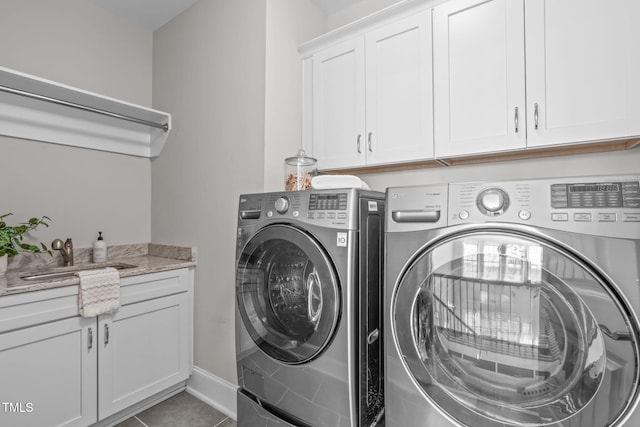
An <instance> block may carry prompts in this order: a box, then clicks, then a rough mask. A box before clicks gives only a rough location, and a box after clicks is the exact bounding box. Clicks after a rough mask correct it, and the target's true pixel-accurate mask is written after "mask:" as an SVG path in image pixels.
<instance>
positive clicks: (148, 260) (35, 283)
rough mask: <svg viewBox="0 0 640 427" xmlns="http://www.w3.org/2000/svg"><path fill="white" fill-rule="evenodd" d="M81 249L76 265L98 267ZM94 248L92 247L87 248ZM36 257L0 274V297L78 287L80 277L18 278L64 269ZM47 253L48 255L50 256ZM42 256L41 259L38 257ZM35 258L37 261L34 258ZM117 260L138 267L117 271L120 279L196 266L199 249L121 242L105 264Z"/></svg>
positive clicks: (22, 261) (110, 263)
mask: <svg viewBox="0 0 640 427" xmlns="http://www.w3.org/2000/svg"><path fill="white" fill-rule="evenodd" d="M82 251H83V250H82V249H80V254H79V257H78V258H80V259H78V258H76V261H75V262H74V268H75V269H78V268H80V269H79V271H81V267H82V266H83V265H86V266H87V267H93V268H95V266H96V263H92V262H90V261H89V260H90V259H91V258H90V255H91V254H90V253H89V257H87V256H86V253H82ZM88 251H91V249H88ZM37 255H38V256H37V257H33V256H31V257H28V258H26V259H21V260H19V261H18V262H17V263H16V264H19V265H18V266H14V268H13V269H12V268H11V267H10V268H9V270H8V271H7V273H6V274H5V276H4V277H2V276H0V298H1V297H3V296H6V295H16V294H21V293H27V292H35V291H41V290H47V289H54V288H61V287H66V286H78V285H79V284H80V279H79V278H78V277H77V276H75V275H74V276H71V277H65V278H58V279H41V280H38V279H36V280H24V279H22V278H20V277H19V275H20V274H21V273H24V272H27V271H35V270H42V269H45V268H48V269H54V270H64V268H59V266H60V265H61V264H56V263H57V262H58V260H52V261H50V260H46V261H45V264H44V265H42V264H43V263H42V259H43V258H42V255H41V254H37ZM47 256H48V255H47ZM38 258H40V260H38ZM34 260H35V261H34ZM114 263H125V264H130V265H134V266H135V267H132V268H126V269H122V270H118V271H119V273H120V277H121V278H125V277H131V276H138V275H141V274H149V273H157V272H161V271H169V270H177V269H181V268H190V267H195V265H196V251H195V248H190V247H181V246H171V245H158V244H153V243H149V244H135V245H120V246H117V247H113V248H112V247H109V257H108V261H107V262H106V263H105V267H108V266H110V265H113V264H114Z"/></svg>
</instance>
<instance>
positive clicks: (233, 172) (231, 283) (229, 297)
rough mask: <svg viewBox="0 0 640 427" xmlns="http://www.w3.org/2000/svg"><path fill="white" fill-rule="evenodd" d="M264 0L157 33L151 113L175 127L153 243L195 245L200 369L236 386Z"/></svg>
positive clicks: (259, 183)
mask: <svg viewBox="0 0 640 427" xmlns="http://www.w3.org/2000/svg"><path fill="white" fill-rule="evenodd" d="M265 25H266V0H235V1H228V0H204V1H199V2H198V3H196V4H195V5H194V6H192V7H191V8H190V9H188V10H187V11H185V12H184V13H182V14H181V15H180V16H178V17H177V18H175V19H174V20H172V21H171V22H169V23H168V24H166V25H165V26H164V27H162V28H160V29H159V30H157V31H156V32H155V33H154V49H153V50H154V61H153V69H154V79H153V95H154V106H155V107H156V108H158V109H160V110H166V111H170V112H171V113H172V115H173V124H174V126H175V128H174V131H173V133H172V134H171V135H170V137H169V139H168V140H167V143H166V145H165V147H164V150H163V152H162V154H161V155H160V156H159V157H158V158H156V159H154V160H153V161H152V202H151V204H152V233H151V234H152V237H153V241H154V242H157V243H168V244H183V245H189V246H196V247H197V250H198V265H197V268H196V274H195V280H196V283H195V316H194V323H195V337H194V341H195V348H194V359H195V360H194V362H195V365H196V366H198V367H200V368H202V369H204V370H206V371H208V372H211V373H212V374H214V375H216V376H218V377H220V378H223V379H225V380H227V381H229V382H236V365H235V340H234V336H235V335H234V316H235V314H234V313H235V312H234V307H235V298H234V297H235V293H234V291H235V279H234V275H235V268H234V263H235V261H234V259H235V240H236V227H237V220H236V217H237V210H238V197H239V195H240V194H241V193H249V192H261V191H262V189H263V182H264V129H265V123H264V120H265Z"/></svg>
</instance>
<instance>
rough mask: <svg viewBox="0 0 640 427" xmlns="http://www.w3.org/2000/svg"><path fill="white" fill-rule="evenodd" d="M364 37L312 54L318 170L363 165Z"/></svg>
mask: <svg viewBox="0 0 640 427" xmlns="http://www.w3.org/2000/svg"><path fill="white" fill-rule="evenodd" d="M364 100H365V98H364V39H363V38H362V37H358V38H355V39H351V40H348V41H345V42H342V43H339V44H337V45H335V46H331V47H330V48H327V49H324V50H323V51H321V52H318V53H317V54H315V55H314V56H313V101H312V102H313V124H312V127H313V143H312V153H313V156H315V157H316V158H317V159H318V162H319V164H318V167H319V168H321V169H327V168H341V167H347V166H355V165H363V164H364V163H365V158H366V157H365V156H366V155H365V154H364V153H363V148H364V143H363V139H362V138H363V133H364V132H365V129H364V127H365V122H364V121H365V115H364Z"/></svg>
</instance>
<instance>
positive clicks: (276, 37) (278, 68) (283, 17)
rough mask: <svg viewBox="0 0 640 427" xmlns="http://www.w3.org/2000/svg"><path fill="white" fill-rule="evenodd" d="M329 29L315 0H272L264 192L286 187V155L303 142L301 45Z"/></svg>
mask: <svg viewBox="0 0 640 427" xmlns="http://www.w3.org/2000/svg"><path fill="white" fill-rule="evenodd" d="M326 28H327V17H326V15H325V14H324V13H323V12H322V11H321V10H320V9H319V8H318V7H317V6H316V5H315V4H314V3H312V2H311V1H310V0H279V1H267V27H266V30H267V34H266V52H267V57H266V84H265V86H266V94H265V98H266V109H265V155H264V156H265V159H264V160H265V164H264V166H265V168H264V191H281V190H283V189H284V159H285V158H287V157H292V156H295V155H296V153H297V152H298V149H299V148H300V147H301V146H302V78H301V76H302V65H301V63H300V55H299V54H298V50H297V48H298V46H299V45H300V44H302V43H304V42H306V41H308V40H311V39H312V38H314V37H317V36H319V35H321V34H323V33H324V32H325V31H326Z"/></svg>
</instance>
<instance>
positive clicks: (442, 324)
mask: <svg viewBox="0 0 640 427" xmlns="http://www.w3.org/2000/svg"><path fill="white" fill-rule="evenodd" d="M613 289H614V288H613V287H612V286H610V285H609V284H607V283H605V282H604V281H603V279H601V276H600V275H599V274H598V273H597V271H596V270H594V269H592V268H590V267H589V266H587V265H586V264H585V263H584V262H582V261H581V260H580V259H579V258H578V257H576V256H573V255H572V254H570V253H569V252H568V251H566V250H564V249H561V248H560V247H556V246H554V245H553V244H551V243H549V242H545V241H541V240H540V239H537V238H535V237H531V236H526V235H520V234H518V233H516V232H508V231H499V230H498V231H492V232H485V231H467V232H465V233H461V234H458V235H452V236H449V237H448V238H445V239H443V240H440V241H439V242H437V243H435V244H433V245H431V246H430V247H427V248H425V249H424V251H423V252H422V253H420V254H418V256H417V257H416V258H414V260H413V261H412V262H411V263H410V265H409V266H408V268H407V269H405V272H404V274H403V275H402V276H401V278H400V280H399V282H398V283H397V285H396V288H395V290H394V295H393V298H392V302H391V304H392V307H391V308H392V311H391V316H392V319H391V321H392V333H393V336H394V339H395V342H396V345H397V347H398V349H399V351H400V352H401V355H402V356H404V357H401V359H403V363H404V364H405V368H407V370H408V371H409V372H410V373H411V375H412V377H413V380H414V382H415V384H416V385H417V386H418V387H419V388H420V389H421V391H422V392H423V393H424V395H425V396H426V397H427V398H428V399H429V400H430V401H431V402H432V403H433V404H435V405H436V406H437V407H438V408H439V409H440V410H441V412H443V413H444V414H446V415H447V416H448V417H450V418H452V419H456V420H457V421H458V422H461V423H462V424H465V425H473V426H503V425H505V424H506V425H516V426H540V425H550V424H554V423H560V422H562V421H564V420H567V419H569V418H573V419H572V420H571V422H572V424H571V425H580V426H588V425H594V426H595V425H598V426H600V425H610V424H611V423H613V422H614V421H615V420H616V419H618V418H619V417H621V416H622V415H623V414H624V412H625V410H626V409H627V408H628V407H629V405H630V404H631V401H632V399H633V396H634V395H635V393H636V388H637V380H638V371H637V370H638V343H637V342H636V339H637V336H638V335H637V330H636V329H635V326H633V327H632V326H631V325H633V324H634V323H633V322H632V320H631V319H630V318H629V317H628V315H627V313H628V310H626V308H625V306H624V304H623V303H622V302H621V301H620V299H619V298H617V297H616V294H615V293H614V291H613ZM631 328H633V329H631ZM587 408H588V409H587ZM478 415H480V417H478ZM574 423H575V424H574ZM563 425H564V424H563Z"/></svg>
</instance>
